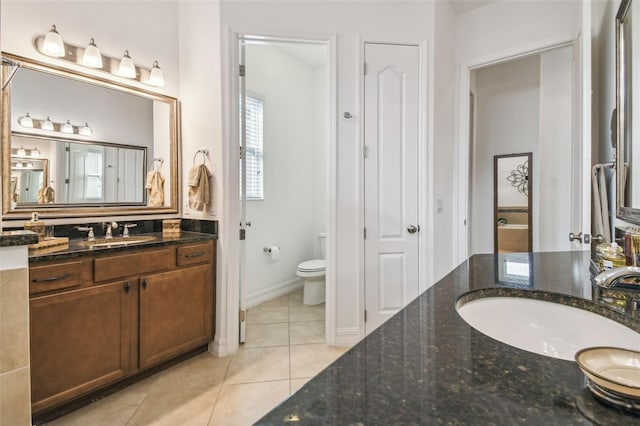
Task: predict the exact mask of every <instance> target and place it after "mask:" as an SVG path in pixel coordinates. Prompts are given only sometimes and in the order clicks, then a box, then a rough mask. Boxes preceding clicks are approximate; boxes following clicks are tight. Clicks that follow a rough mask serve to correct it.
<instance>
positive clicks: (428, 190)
mask: <svg viewBox="0 0 640 426" xmlns="http://www.w3.org/2000/svg"><path fill="white" fill-rule="evenodd" d="M366 43H379V44H401V45H411V46H418V48H419V55H420V58H419V69H418V84H419V88H420V89H419V90H420V93H419V95H418V126H419V130H418V194H419V200H418V220H419V225H420V228H421V230H420V232H419V233H418V279H419V293H422V292H424V291H425V290H426V289H427V288H429V287H430V286H431V285H433V284H434V283H433V277H434V274H433V254H434V252H433V247H434V241H433V206H434V193H433V161H434V159H433V126H432V124H431V123H433V114H434V113H433V105H432V104H429V96H428V94H429V93H430V91H431V90H432V88H433V67H429V66H428V65H429V64H431V63H433V61H432V58H431V57H430V56H429V54H430V52H433V46H432V45H431V40H424V39H414V38H403V37H384V38H381V37H379V36H361V37H360V40H359V42H358V49H359V57H360V60H359V69H358V80H357V82H358V91H359V93H358V98H359V102H360V105H359V111H361V112H362V113H363V116H364V63H365V57H364V47H365V44H366ZM431 103H433V100H432V102H431ZM358 129H359V132H360V137H359V139H360V143H359V146H360V153H361V155H359V162H358V167H359V168H360V170H359V171H358V176H359V179H360V184H359V185H358V187H359V188H360V195H359V199H358V202H359V204H360V208H359V210H360V211H359V224H358V226H359V229H362V230H364V215H365V205H364V184H365V179H364V162H365V159H364V155H362V153H363V152H364V145H365V140H364V119H362V120H360V123H359V127H358ZM364 247H365V245H364V238H362V239H361V240H360V244H359V245H358V249H359V251H360V253H359V254H358V256H357V259H358V297H359V299H360V300H359V301H358V302H357V306H358V310H359V312H361V313H362V315H359V316H358V318H359V320H358V333H359V336H365V324H364V310H365V306H366V305H365V282H364V281H365V280H364V267H365V265H364V263H365V259H364Z"/></svg>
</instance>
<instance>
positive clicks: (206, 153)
mask: <svg viewBox="0 0 640 426" xmlns="http://www.w3.org/2000/svg"><path fill="white" fill-rule="evenodd" d="M198 154H202V164H204V163H206V162H207V157H208V156H209V150H208V149H199V150H197V151H196V153H195V154H194V156H193V165H194V166H195V165H196V158H197V157H198Z"/></svg>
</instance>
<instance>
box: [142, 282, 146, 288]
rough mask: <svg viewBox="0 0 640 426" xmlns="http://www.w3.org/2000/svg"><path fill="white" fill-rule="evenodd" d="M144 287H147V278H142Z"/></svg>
mask: <svg viewBox="0 0 640 426" xmlns="http://www.w3.org/2000/svg"><path fill="white" fill-rule="evenodd" d="M142 288H147V280H142Z"/></svg>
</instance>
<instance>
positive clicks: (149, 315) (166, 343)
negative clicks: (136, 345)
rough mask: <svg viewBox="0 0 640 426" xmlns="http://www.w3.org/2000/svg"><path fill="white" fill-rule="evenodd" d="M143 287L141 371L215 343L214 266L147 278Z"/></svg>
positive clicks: (193, 267) (142, 279)
mask: <svg viewBox="0 0 640 426" xmlns="http://www.w3.org/2000/svg"><path fill="white" fill-rule="evenodd" d="M140 286H141V287H140V368H141V369H142V368H146V367H149V366H152V365H155V364H158V363H159V362H162V361H164V360H167V359H169V358H172V357H173V356H176V355H178V354H180V353H182V352H185V351H188V350H189V349H193V348H197V347H198V346H201V345H203V344H205V343H207V342H208V341H210V340H211V338H212V330H213V277H212V269H211V265H198V266H192V267H188V268H183V269H178V270H175V271H170V272H165V273H160V274H153V275H147V276H144V277H142V278H140Z"/></svg>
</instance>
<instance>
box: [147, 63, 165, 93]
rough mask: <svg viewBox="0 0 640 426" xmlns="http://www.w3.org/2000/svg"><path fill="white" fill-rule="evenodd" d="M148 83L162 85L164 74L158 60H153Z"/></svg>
mask: <svg viewBox="0 0 640 426" xmlns="http://www.w3.org/2000/svg"><path fill="white" fill-rule="evenodd" d="M149 84H150V85H152V86H157V87H164V74H163V73H162V70H161V69H160V66H159V65H158V61H153V68H151V73H150V74H149Z"/></svg>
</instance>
